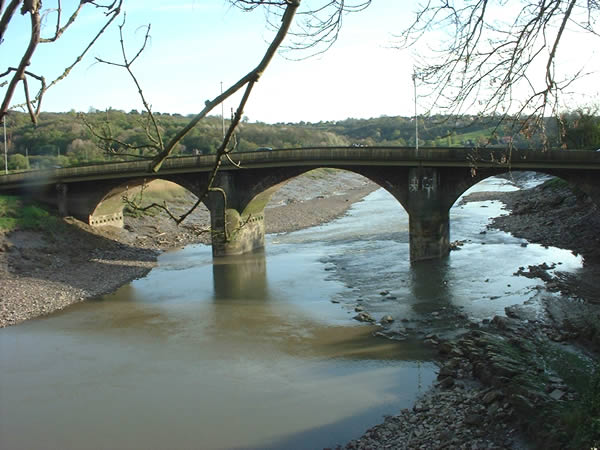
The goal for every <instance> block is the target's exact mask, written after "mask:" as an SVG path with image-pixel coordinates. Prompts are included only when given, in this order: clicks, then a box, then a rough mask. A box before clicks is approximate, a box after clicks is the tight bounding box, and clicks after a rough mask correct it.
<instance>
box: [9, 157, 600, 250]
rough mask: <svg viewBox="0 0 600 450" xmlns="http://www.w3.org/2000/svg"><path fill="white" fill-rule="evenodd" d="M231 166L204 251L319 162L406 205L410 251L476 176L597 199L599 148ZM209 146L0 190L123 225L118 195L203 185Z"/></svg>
mask: <svg viewBox="0 0 600 450" xmlns="http://www.w3.org/2000/svg"><path fill="white" fill-rule="evenodd" d="M232 156H233V159H234V161H235V162H236V163H238V162H239V163H240V166H241V168H238V167H236V166H235V165H233V164H231V163H229V162H228V161H223V165H222V167H221V169H220V170H219V173H218V175H217V179H216V181H215V186H216V187H219V188H221V191H220V192H211V193H210V194H209V196H208V197H207V198H206V200H205V201H204V203H205V204H206V206H207V207H208V209H209V211H210V214H211V226H212V242H213V244H212V245H213V254H214V255H215V256H226V255H238V254H242V253H246V252H250V251H252V250H254V249H257V248H260V247H263V246H264V234H265V226H264V209H265V205H266V204H267V202H268V201H269V198H270V197H271V195H273V193H274V192H275V191H276V190H277V189H279V187H281V186H282V185H283V184H285V183H286V182H287V181H289V180H290V179H291V178H293V177H296V176H298V175H300V174H302V173H304V172H307V171H309V170H312V169H316V168H320V167H331V168H338V169H344V170H349V171H352V172H356V173H358V174H360V175H363V176H364V177H366V178H368V179H370V180H372V181H373V182H375V183H377V184H378V185H379V186H381V187H383V188H384V189H386V190H387V191H388V192H390V193H391V194H392V195H393V196H394V197H395V198H396V199H397V200H398V201H399V202H400V203H401V204H402V206H403V207H404V209H405V210H406V212H407V213H408V214H409V231H410V258H411V260H412V261H418V260H423V259H431V258H439V257H442V256H444V255H446V254H447V253H448V251H449V242H450V240H449V238H450V226H449V211H450V208H451V206H452V205H453V204H454V202H455V201H456V200H457V199H458V198H459V197H460V196H461V195H462V194H463V193H464V192H465V191H466V190H467V189H468V188H469V187H471V186H472V185H474V184H476V183H478V182H479V181H481V180H483V179H485V178H487V177H490V176H493V175H497V174H501V173H505V172H509V171H522V170H531V171H537V172H543V173H546V174H550V175H554V176H558V177H560V178H562V179H564V180H566V181H567V182H568V183H569V184H570V185H571V186H572V187H574V188H576V189H578V190H580V191H583V192H585V193H586V194H587V195H589V196H590V197H591V198H592V200H593V201H594V202H595V203H596V204H597V205H600V153H597V152H591V151H579V150H560V151H558V150H554V151H538V150H527V151H522V150H521V151H517V150H512V151H509V150H506V149H472V148H420V149H419V150H416V149H414V148H400V147H326V148H301V149H281V150H272V151H260V152H259V151H256V152H248V153H236V154H233V155H232ZM214 164H215V157H214V155H207V156H193V157H180V158H171V159H168V160H167V161H166V162H165V164H163V166H162V168H161V170H160V172H159V173H157V174H155V173H152V172H150V171H149V170H148V167H149V164H148V162H147V161H145V162H144V161H137V162H123V163H112V164H103V165H94V166H83V167H71V168H64V169H52V170H44V171H33V172H27V173H21V174H11V175H5V176H1V177H0V192H12V193H15V192H16V193H19V194H20V195H28V196H31V197H33V198H35V199H36V200H38V201H42V202H44V203H46V204H50V205H53V206H55V207H56V208H57V209H58V210H59V212H60V213H61V214H63V215H72V216H74V217H77V218H78V219H81V220H84V221H86V222H87V223H89V224H90V225H93V226H103V225H114V226H123V206H124V205H123V202H122V196H123V195H124V193H125V191H126V190H127V189H131V188H133V187H136V186H140V185H142V184H143V183H144V182H147V181H150V180H152V179H164V180H168V181H172V182H174V183H177V184H179V185H181V186H183V187H185V188H186V189H188V190H189V191H191V192H192V193H194V194H196V195H200V193H201V192H203V189H204V188H205V186H206V184H207V182H208V176H209V173H210V170H211V168H212V167H213V165H214Z"/></svg>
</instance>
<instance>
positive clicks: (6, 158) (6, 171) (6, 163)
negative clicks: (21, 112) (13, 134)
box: [2, 116, 8, 175]
mask: <svg viewBox="0 0 600 450" xmlns="http://www.w3.org/2000/svg"><path fill="white" fill-rule="evenodd" d="M2 124H3V126H4V174H5V175H8V146H7V145H6V116H4V117H3V118H2Z"/></svg>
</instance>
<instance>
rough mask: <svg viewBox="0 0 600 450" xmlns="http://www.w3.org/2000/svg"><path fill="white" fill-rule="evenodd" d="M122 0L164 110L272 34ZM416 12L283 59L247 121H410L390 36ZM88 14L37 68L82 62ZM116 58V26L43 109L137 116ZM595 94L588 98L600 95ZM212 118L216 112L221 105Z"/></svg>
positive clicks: (234, 12)
mask: <svg viewBox="0 0 600 450" xmlns="http://www.w3.org/2000/svg"><path fill="white" fill-rule="evenodd" d="M50 3H51V2H45V4H44V6H46V7H48V6H50ZM74 3H75V1H74V0H72V1H70V2H64V4H65V5H66V4H74ZM125 3H126V8H125V9H126V12H127V24H126V42H127V46H128V48H129V49H130V53H133V52H135V50H136V49H137V45H139V43H140V42H141V40H142V38H143V30H142V29H141V28H140V27H142V26H143V25H145V24H148V23H150V24H151V25H152V31H151V36H152V39H151V42H150V45H149V46H148V48H147V49H146V51H145V52H144V54H143V55H142V57H141V58H140V60H139V61H138V62H137V63H136V65H135V66H134V71H135V73H136V75H137V76H138V78H139V81H140V82H141V84H142V86H143V88H144V91H145V94H146V96H147V98H148V100H149V102H150V103H151V104H152V107H153V110H154V111H158V112H168V113H181V114H190V113H195V112H198V111H199V110H200V109H201V108H202V107H203V104H204V101H205V100H207V99H212V98H214V97H215V96H216V95H218V94H219V92H220V85H221V82H222V83H223V85H224V86H225V87H227V86H229V85H230V84H232V83H234V82H235V81H237V80H238V79H239V78H241V77H242V76H243V75H245V74H246V73H247V72H248V71H250V70H251V69H252V68H253V67H254V66H255V65H256V64H257V63H258V61H259V60H260V59H261V58H262V55H263V54H264V51H265V49H266V48H267V46H268V41H269V40H270V39H271V37H272V32H271V31H269V30H268V29H267V28H266V27H265V18H264V15H263V13H262V12H261V11H255V12H252V13H244V12H242V11H240V10H238V9H236V8H232V7H231V6H230V5H229V4H228V3H226V2H225V1H224V0H171V1H169V2H165V1H164V0H126V2H125ZM303 3H310V0H308V1H307V0H305V1H304V2H303ZM415 8H416V2H405V1H392V0H387V1H386V0H375V1H373V4H372V5H371V6H370V7H369V8H368V9H367V10H365V11H363V12H360V13H357V14H353V15H348V16H346V17H345V18H344V27H343V29H342V33H341V36H340V39H339V41H338V42H337V43H336V44H335V46H334V47H333V48H332V49H330V50H329V51H327V52H326V53H325V54H323V55H320V56H317V57H313V58H311V59H308V60H302V61H291V60H289V59H286V58H284V57H282V56H281V55H278V56H277V57H275V59H274V60H273V62H272V63H271V65H270V66H269V68H268V69H267V71H266V72H265V74H264V75H263V78H262V79H261V81H260V82H259V83H258V85H257V87H256V88H255V90H254V92H253V95H252V97H251V99H250V102H249V103H248V105H247V108H246V111H245V114H246V115H247V116H248V117H249V119H250V120H251V121H264V122H271V123H273V122H298V121H302V120H304V121H310V122H317V121H320V120H341V119H345V118H348V117H354V118H368V117H378V116H381V115H390V116H393V115H405V116H410V115H412V114H413V111H414V104H413V85H412V81H411V73H412V67H413V59H412V57H411V54H410V53H409V52H408V51H404V52H402V51H399V50H397V49H393V48H391V44H392V42H393V40H394V39H393V36H392V34H393V33H398V32H400V31H401V30H402V28H403V27H405V26H406V25H407V24H409V23H410V20H411V19H412V17H413V10H414V9H415ZM89 10H90V11H92V14H87V15H85V16H82V17H81V19H80V20H79V21H78V22H77V23H76V26H75V27H74V28H73V29H71V30H69V31H68V33H67V34H65V35H64V36H63V37H62V38H61V40H60V41H59V42H58V43H57V44H44V45H41V46H40V47H39V49H38V51H37V53H36V54H35V56H34V59H33V62H32V66H31V70H32V71H34V72H40V73H44V74H45V75H46V77H47V78H48V79H51V78H52V76H53V75H54V76H56V74H58V73H60V71H61V68H63V67H64V66H66V65H68V64H69V63H70V62H71V61H72V60H73V59H74V57H75V56H77V54H78V52H79V51H80V48H81V46H82V45H84V43H85V42H86V40H87V39H89V36H90V35H91V34H92V31H91V30H94V29H96V28H97V27H98V26H99V22H98V20H97V17H98V14H97V12H95V11H93V8H92V9H89ZM19 20H20V21H19V22H15V23H12V24H11V28H10V29H9V33H8V34H7V36H6V40H5V43H4V44H3V45H0V60H2V61H4V60H5V58H6V60H11V61H14V62H13V63H12V64H14V65H16V64H17V61H18V58H19V55H20V54H22V51H23V48H24V47H25V46H26V43H27V38H28V35H27V33H28V29H29V25H28V23H27V22H26V21H25V20H24V19H22V18H21V17H19ZM118 20H119V22H120V20H121V19H118ZM52 29H53V20H52V16H49V17H48V18H47V21H46V25H45V28H44V33H43V34H45V35H49V34H51V32H52ZM597 45H598V42H597V41H596V46H597ZM19 52H21V53H19ZM119 53H120V47H119V36H118V28H117V26H116V25H113V26H112V27H111V28H110V30H109V31H108V32H107V33H105V35H104V36H103V37H102V38H101V40H100V41H99V42H98V45H97V46H96V47H94V49H92V51H91V53H89V54H88V56H87V57H86V59H85V60H84V61H83V62H82V63H81V64H80V65H79V66H77V68H76V69H75V70H74V71H73V73H72V74H71V75H70V76H69V77H68V78H67V79H66V80H64V81H62V82H60V83H59V84H58V85H57V86H55V87H54V88H53V89H52V90H50V91H49V92H48V93H47V94H46V97H45V99H44V103H43V106H44V108H43V109H44V110H46V111H69V110H71V109H74V110H76V111H88V110H89V108H90V107H94V108H97V109H101V110H102V109H106V108H108V107H112V108H116V109H122V110H125V111H129V110H131V109H137V110H141V109H142V104H141V102H140V100H139V98H138V96H137V95H136V90H135V87H134V85H133V84H132V82H131V80H130V79H129V78H128V76H127V75H126V73H125V71H124V70H123V69H118V68H115V67H109V66H105V65H102V64H98V63H95V60H94V57H95V56H98V57H101V58H103V59H112V60H116V61H118V58H119ZM592 89H593V88H592ZM595 89H596V92H595V93H594V92H590V91H589V90H588V92H587V93H586V95H588V96H589V95H590V94H592V95H593V94H595V95H597V87H596V88H595ZM0 94H1V90H0ZM15 100H16V101H19V98H18V97H15ZM234 100H235V99H232V100H229V101H227V102H226V104H225V115H226V116H229V114H230V112H229V111H230V108H232V107H235V106H236V104H237V103H236V102H235V101H234ZM213 113H214V114H220V108H219V107H217V109H216V110H214V111H213Z"/></svg>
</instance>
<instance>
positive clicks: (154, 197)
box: [68, 176, 206, 227]
mask: <svg viewBox="0 0 600 450" xmlns="http://www.w3.org/2000/svg"><path fill="white" fill-rule="evenodd" d="M142 190H143V194H142ZM185 191H187V192H188V193H190V194H191V195H190V196H189V197H190V198H189V199H184V197H185ZM199 193H200V192H199V186H198V185H196V184H191V183H189V180H188V179H187V178H185V177H173V176H164V177H156V178H150V179H148V178H133V179H130V180H127V181H125V182H124V181H122V180H119V181H118V182H112V183H106V184H105V185H103V186H102V189H99V188H98V187H97V186H95V187H93V188H92V189H89V190H87V189H85V186H82V187H81V188H80V189H79V190H78V192H77V193H70V195H69V202H70V204H69V206H68V209H69V211H70V212H72V215H74V216H75V217H77V218H78V219H80V220H83V221H85V222H87V223H89V224H90V225H92V226H103V225H112V226H116V227H123V225H124V221H123V211H124V209H125V206H126V203H125V201H124V197H125V196H127V197H129V198H130V199H132V200H136V201H139V202H140V204H141V206H145V205H147V204H150V203H152V202H156V203H159V204H160V203H162V202H163V201H165V202H167V204H168V203H169V202H170V201H171V202H172V201H175V202H177V201H178V200H182V201H183V200H187V203H190V205H191V204H192V202H193V201H195V200H197V198H198V197H197V196H198V194H199ZM80 198H83V199H84V201H78V200H79V199H80ZM204 206H206V205H204Z"/></svg>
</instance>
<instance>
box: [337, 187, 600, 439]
mask: <svg viewBox="0 0 600 450" xmlns="http://www.w3.org/2000/svg"><path fill="white" fill-rule="evenodd" d="M515 181H516V183H517V184H518V183H519V180H518V179H517V180H515ZM486 200H500V201H502V202H503V203H504V204H505V205H506V209H507V210H510V211H511V214H508V215H503V216H500V217H497V218H495V219H493V220H492V221H491V222H490V224H489V225H488V229H491V228H496V229H500V230H502V231H505V232H508V233H511V234H513V235H514V236H517V237H520V238H523V239H527V241H529V242H534V243H540V244H542V245H548V246H550V245H552V246H556V247H561V248H565V249H570V250H573V251H574V252H575V253H578V254H581V255H583V258H584V266H583V268H582V269H581V270H579V271H578V272H577V273H575V274H570V275H569V274H566V273H561V272H560V271H552V270H551V269H553V266H552V265H547V264H541V265H539V266H534V267H533V266H530V267H527V268H525V267H522V268H521V269H519V271H518V272H517V273H516V274H515V275H518V276H526V277H529V278H536V279H539V280H540V285H539V286H538V288H537V291H538V293H537V294H536V295H534V296H533V297H532V298H531V299H529V300H527V301H526V302H525V303H524V304H523V305H518V306H512V307H507V308H506V311H505V313H506V315H502V316H495V317H494V318H492V319H491V320H484V321H483V322H471V323H470V324H468V328H470V330H469V331H467V332H466V333H464V334H463V335H462V336H459V337H457V338H455V339H448V340H445V339H443V338H440V337H438V336H436V335H433V334H430V335H429V336H426V337H425V341H426V342H428V343H429V344H430V345H433V346H435V347H437V349H438V352H439V364H440V370H439V373H438V382H437V383H436V384H435V385H434V386H433V387H432V389H430V390H429V391H428V392H427V393H426V394H425V395H424V396H423V397H422V398H421V399H420V401H418V402H417V403H416V404H415V405H414V407H413V408H412V409H411V410H408V409H406V410H403V411H401V412H400V413H399V414H397V415H395V416H392V417H388V418H386V420H385V421H384V423H382V424H380V425H378V426H376V427H373V428H372V429H370V430H368V431H367V432H366V433H365V434H364V435H363V436H362V437H361V438H359V439H357V440H355V441H352V442H350V443H348V444H347V445H346V446H345V447H344V448H347V449H371V448H399V449H412V448H427V449H441V448H457V449H471V448H478V449H479V448H494V449H528V448H544V449H565V448H573V449H583V448H595V447H597V446H598V443H599V442H600V427H598V421H599V420H600V375H598V355H599V353H600V327H599V320H598V319H599V318H600V299H599V297H598V293H599V292H600V286H599V284H600V276H599V275H600V264H599V260H598V255H599V254H600V253H599V251H600V241H599V239H598V230H599V229H600V211H599V209H598V208H597V207H596V206H595V205H594V204H592V203H591V201H590V200H589V199H587V198H586V197H585V196H582V195H576V194H574V193H572V192H571V191H570V189H569V188H568V187H567V186H566V185H565V184H564V183H562V182H560V180H551V181H548V182H546V183H544V184H542V185H540V186H537V187H535V188H531V189H528V188H525V187H524V188H523V189H521V190H519V191H514V192H480V193H476V194H472V195H470V196H467V197H465V199H464V200H463V201H464V202H470V201H486ZM482 232H483V233H485V230H484V231H482ZM523 245H527V244H523ZM457 248H460V244H459V245H458V246H457ZM380 333H381V334H384V335H385V334H386V333H385V326H384V327H383V330H382V331H381V332H380Z"/></svg>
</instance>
